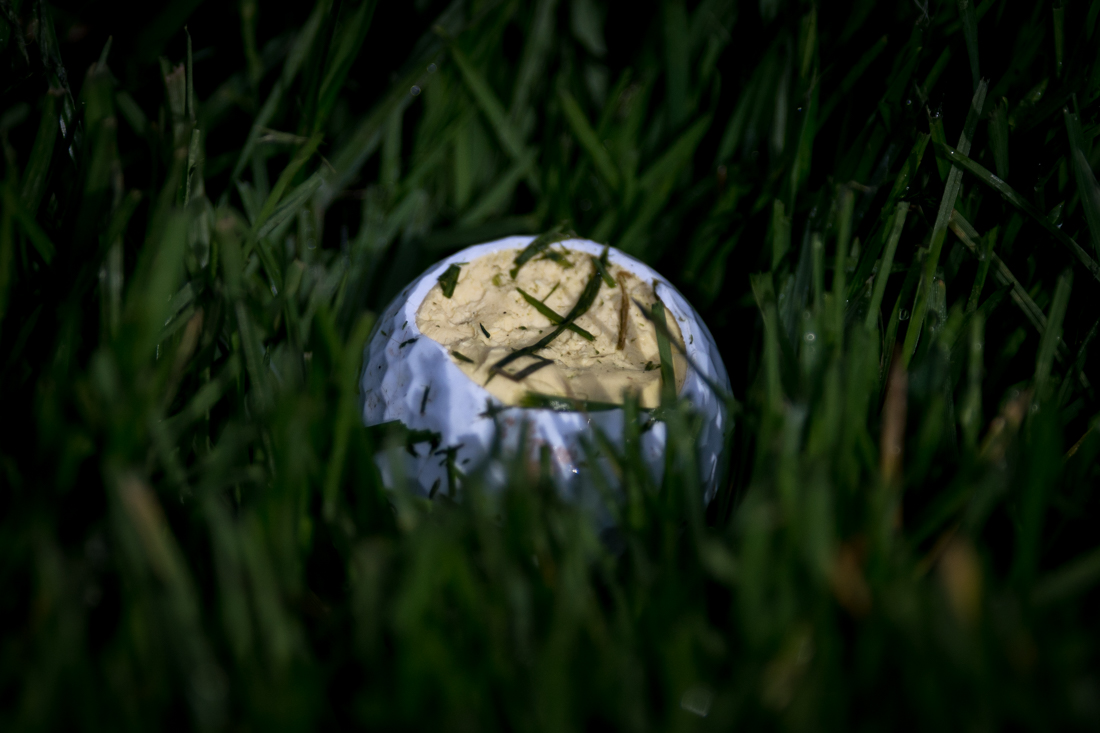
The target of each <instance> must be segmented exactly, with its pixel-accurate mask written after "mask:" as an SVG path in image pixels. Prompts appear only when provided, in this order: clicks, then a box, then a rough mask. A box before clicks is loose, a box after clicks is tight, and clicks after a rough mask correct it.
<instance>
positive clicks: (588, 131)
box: [558, 88, 622, 191]
mask: <svg viewBox="0 0 1100 733" xmlns="http://www.w3.org/2000/svg"><path fill="white" fill-rule="evenodd" d="M558 98H559V99H560V100H561V104H562V111H563V112H565V120H566V122H568V123H569V127H570V128H571V129H572V130H573V134H574V135H576V136H577V142H579V143H580V144H581V147H583V148H584V150H585V152H586V153H588V155H589V157H590V158H592V164H593V165H595V166H596V170H597V171H599V172H600V177H601V178H603V180H604V182H606V183H607V185H608V186H609V187H610V188H611V190H612V191H618V190H619V187H620V186H621V185H622V179H621V177H620V176H619V169H618V168H616V167H615V163H614V161H612V160H611V154H610V153H608V152H607V148H605V147H604V146H603V143H601V142H600V139H599V137H597V136H596V131H595V130H594V129H592V125H591V124H589V122H588V118H587V117H586V116H585V114H584V110H582V109H581V106H580V104H578V103H577V100H576V99H574V98H573V95H572V94H570V93H569V92H568V91H567V90H566V89H564V88H561V89H558Z"/></svg>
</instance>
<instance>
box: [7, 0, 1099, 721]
mask: <svg viewBox="0 0 1100 733" xmlns="http://www.w3.org/2000/svg"><path fill="white" fill-rule="evenodd" d="M196 8H198V9H196ZM0 10H2V13H0V64H2V68H3V70H4V71H3V75H2V77H0V90H2V91H0V94H2V96H0V100H2V101H0V143H2V145H3V151H4V168H3V176H4V178H3V181H2V183H0V189H2V196H0V202H2V207H0V411H2V415H3V419H4V423H5V426H6V428H7V430H5V434H6V435H7V437H6V438H4V439H3V441H2V442H0V487H2V488H0V502H2V504H0V507H2V510H0V585H2V587H3V588H4V592H3V593H0V622H2V623H3V632H4V633H3V641H2V642H0V650H2V651H0V700H2V701H3V703H2V706H0V725H2V726H3V728H4V729H5V730H24V729H38V728H59V729H78V728H79V729H93V728H97V729H98V728H110V729H142V730H148V729H158V728H165V727H172V728H183V727H195V728H207V729H223V728H226V729H241V730H243V729H259V728H268V729H303V730H306V729H308V730H312V729H317V728H322V727H324V728H333V727H348V728H350V727H371V728H377V729H418V730H422V729H430V728H440V729H447V730H451V729H463V730H467V729H468V730H495V729H500V730H539V731H555V730H561V731H565V730H578V729H591V730H597V729H609V728H615V729H623V730H637V731H642V730H655V729H661V730H689V729H711V728H713V729H723V730H728V729H731V728H736V727H740V728H745V727H751V728H784V729H847V730H850V729H853V728H861V729H879V728H890V729H910V728H912V729H916V728H922V729H931V728H933V727H935V728H946V727H950V728H965V729H992V728H1009V727H1011V728H1021V729H1022V728H1027V729H1050V728H1056V727H1059V728H1060V727H1081V728H1085V727H1088V728H1095V727H1096V726H1097V724H1098V723H1100V676H1098V675H1100V665H1098V663H1097V662H1098V658H1097V655H1098V651H1100V647H1098V644H1100V636H1098V635H1097V631H1096V625H1095V614H1096V612H1097V609H1098V605H1097V601H1098V599H1100V595H1098V590H1097V588H1098V586H1100V544H1098V541H1097V534H1096V530H1095V526H1096V518H1097V507H1098V503H1097V496H1096V494H1095V492H1094V487H1095V486H1096V483H1097V478H1098V477H1097V467H1096V456H1097V453H1098V451H1100V434H1098V431H1096V430H1095V429H1094V428H1095V426H1096V421H1097V417H1096V415H1097V411H1098V404H1097V402H1098V399H1097V398H1098V395H1097V392H1096V389H1095V387H1094V385H1092V382H1091V380H1092V379H1094V378H1097V377H1096V374H1095V372H1094V371H1093V370H1091V369H1090V368H1089V367H1090V363H1089V362H1088V356H1089V354H1090V351H1092V350H1093V348H1092V347H1093V340H1094V337H1095V334H1096V331H1097V328H1098V325H1100V309H1098V308H1097V306H1096V302H1097V301H1096V295H1097V280H1100V267H1098V266H1097V262H1096V261H1097V258H1098V257H1100V186H1098V184H1097V179H1096V174H1095V170H1096V169H1097V166H1098V164H1100V143H1098V141H1097V137H1098V134H1100V29H1098V28H1097V26H1098V24H1100V21H1098V16H1100V0H1091V2H1086V1H1085V0H1075V1H1072V2H1062V3H1056V4H1054V5H1053V6H1052V5H1051V4H1049V3H1043V2H1031V3H1025V2H1008V1H1007V0H985V1H984V2H981V3H980V4H975V3H972V2H970V0H960V1H959V2H949V1H947V0H943V1H937V0H931V1H928V0H925V1H924V2H921V3H916V2H908V3H906V2H902V3H876V2H873V1H872V0H855V1H854V2H852V3H850V4H846V5H845V6H844V7H842V8H841V7H833V6H826V5H825V4H820V5H815V4H813V3H810V2H794V1H793V0H791V1H787V0H761V2H759V3H751V4H750V3H734V2H732V1H723V0H700V1H699V2H691V3H685V2H676V1H674V0H668V1H667V2H659V3H648V4H644V5H643V6H636V5H634V4H620V3H613V4H610V5H601V4H598V3H596V2H594V0H562V1H561V2H558V1H557V0H537V2H533V3H519V2H506V1H502V0H496V1H494V0H484V1H481V2H475V1H473V0H470V2H461V1H459V0H456V1H455V2H451V3H443V2H430V1H420V0H418V2H416V3H415V4H388V3H383V4H377V3H374V2H371V1H370V0H367V1H365V2H357V1H355V0H346V1H343V0H319V2H317V3H315V4H314V5H312V6H309V5H303V6H302V7H297V6H295V7H285V8H283V7H276V6H274V5H261V4H260V3H258V2H256V0H241V2H239V3H235V4H233V3H221V4H212V3H207V4H204V5H201V6H200V4H199V3H195V2H189V1H188V0H173V1H171V2H168V3H165V4H164V5H163V7H159V8H156V9H155V11H150V10H148V9H146V10H144V11H138V10H135V11H133V16H132V17H130V18H127V17H126V15H125V13H123V12H121V11H119V10H118V9H117V8H114V9H111V8H107V7H106V6H98V5H95V4H92V5H87V6H81V7H69V8H68V9H62V8H53V7H51V6H49V5H47V4H45V3H42V2H40V1H39V0H22V1H20V0H2V1H0ZM142 12H144V15H143V14H142ZM127 20H131V21H135V22H136V21H137V20H140V21H141V23H143V24H144V25H143V26H142V30H141V31H140V32H135V31H134V30H133V29H132V28H133V26H132V25H130V24H129V23H127V22H126V21H127ZM146 21H147V22H146ZM184 23H186V24H187V25H186V28H185V27H184ZM109 34H113V35H114V40H113V41H111V40H109V39H108V38H107V36H108V35H109ZM93 45H94V48H92V46H93ZM158 59H159V61H158ZM562 220H568V222H569V226H571V227H572V228H573V229H574V230H576V231H577V232H578V233H580V234H581V235H583V236H587V237H590V238H592V239H595V240H597V241H603V242H608V243H611V244H613V245H615V246H617V247H620V248H622V249H623V250H625V251H627V252H629V253H631V254H633V255H635V256H638V257H641V258H642V259H645V260H647V261H649V262H651V263H653V264H654V265H655V266H656V267H658V268H659V269H661V271H662V272H664V273H667V274H668V276H669V277H670V278H672V279H673V281H674V282H676V283H677V285H678V286H680V287H681V288H682V289H683V290H684V292H685V293H687V294H688V295H689V297H690V298H691V299H692V301H693V302H694V303H695V304H696V305H697V306H698V307H699V309H700V310H701V312H702V313H703V314H704V317H705V318H706V320H707V321H708V323H709V324H710V325H711V328H712V330H713V331H714V333H715V335H716V337H717V339H718V342H719V344H720V345H721V349H722V351H723V357H724V359H725V362H726V365H727V367H728V368H729V371H730V375H731V379H732V382H733V387H734V393H735V396H736V398H737V400H738V401H739V402H738V411H737V414H736V428H735V434H734V440H733V445H732V446H731V449H730V452H729V455H728V456H727V460H728V462H729V466H728V469H729V470H728V474H729V477H730V478H729V481H728V483H727V484H726V485H725V486H723V487H722V489H721V490H720V491H719V493H718V496H717V498H716V499H715V500H714V502H712V503H711V504H710V505H709V506H706V507H704V506H703V505H702V503H701V495H700V491H699V488H698V487H699V484H698V480H697V474H696V466H695V461H694V448H693V443H692V426H693V416H692V413H691V409H690V405H686V404H681V405H678V406H676V407H675V408H672V409H669V410H668V411H667V412H666V413H665V414H664V419H666V420H667V421H668V422H669V428H670V429H669V435H670V436H671V438H670V442H669V446H668V452H669V453H668V462H667V465H668V470H667V471H666V472H665V477H664V480H663V482H662V483H661V484H659V485H656V484H654V483H653V481H652V479H651V478H650V477H649V475H648V474H647V473H646V471H645V469H644V466H643V464H642V462H641V461H640V460H639V459H638V458H637V457H636V452H637V445H636V439H637V436H633V439H631V436H627V440H626V442H625V444H624V445H621V446H602V447H601V450H603V451H605V453H606V454H607V455H608V457H609V459H610V460H612V462H613V463H614V464H615V465H616V466H617V467H618V471H619V473H620V475H621V480H622V483H623V487H624V489H625V490H624V491H623V499H622V500H621V501H620V502H616V503H614V505H613V510H614V511H615V512H616V513H617V516H618V517H619V520H618V531H617V533H615V535H614V536H610V537H609V536H605V537H597V536H596V535H595V534H594V532H593V529H592V525H591V523H590V522H589V520H588V518H587V517H585V516H584V515H583V513H582V512H581V511H580V510H579V509H578V508H576V507H574V506H572V505H570V504H568V503H565V502H562V501H561V500H560V499H559V498H558V496H557V494H556V492H555V491H554V489H553V486H552V485H551V483H550V481H549V478H548V476H547V475H546V470H545V468H544V466H540V465H539V464H538V463H537V462H536V463H531V464H528V463H526V462H523V461H513V462H511V463H510V464H509V469H508V470H509V474H508V475H509V488H507V489H506V490H505V491H503V492H502V493H488V492H483V491H482V490H481V480H480V478H479V476H478V473H477V472H476V471H475V470H470V471H469V472H468V475H466V476H464V477H462V479H461V493H460V499H459V500H458V501H452V500H449V499H447V498H443V497H440V498H437V499H436V500H434V501H428V500H425V499H422V498H419V497H417V496H415V495H414V494H413V493H411V492H410V491H407V490H405V489H404V488H402V487H400V486H398V487H397V488H396V489H394V490H387V489H385V488H384V487H383V486H382V484H381V481H380V478H379V475H378V472H377V469H376V467H375V464H374V462H373V458H372V457H373V455H374V454H375V453H376V452H378V451H402V450H404V449H405V446H404V440H405V438H404V437H403V436H401V435H397V434H389V433H386V432H380V431H370V430H367V429H364V428H363V426H362V424H361V421H360V417H359V412H358V410H359V404H358V393H357V389H358V388H357V380H358V375H359V370H360V368H361V364H362V348H363V344H364V341H365V340H366V338H367V335H368V333H369V330H370V328H371V325H372V323H373V318H374V314H375V313H376V312H377V311H378V310H379V309H380V308H382V307H384V306H385V304H386V302H387V301H388V300H389V299H390V298H391V297H392V296H393V295H394V294H395V293H397V292H398V291H399V289H400V288H401V287H402V286H403V285H404V284H405V283H406V282H407V281H408V280H409V279H410V278H412V277H413V276H414V275H415V274H416V273H417V272H419V271H420V270H421V269H422V268H423V267H425V266H426V265H428V264H430V263H431V262H433V261H435V260H436V259H438V258H439V257H441V256H442V255H444V254H446V253H448V252H451V251H454V250H455V249H457V248H459V247H461V246H464V245H466V244H471V243H474V242H478V241H484V240H486V239H491V238H494V237H497V236H502V235H506V234H513V233H525V232H530V233H533V232H539V231H545V230H548V229H550V228H551V227H553V226H555V225H557V224H558V223H559V222H561V221H562Z"/></svg>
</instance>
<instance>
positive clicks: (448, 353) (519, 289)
mask: <svg viewBox="0 0 1100 733" xmlns="http://www.w3.org/2000/svg"><path fill="white" fill-rule="evenodd" d="M554 240H555V238H553V237H546V236H544V237H541V238H534V237H507V238H505V239H500V240H497V241H494V242H488V243H485V244H479V245H476V246H473V247H469V248H467V249H464V250H462V251H461V252H457V253H455V254H453V255H451V256H450V257H448V258H446V259H445V260H442V261H441V262H438V263H437V264H435V265H433V266H432V267H430V268H428V270H426V271H425V272H424V273H423V274H422V275H421V276H420V277H418V278H417V279H416V280H415V281H414V282H412V283H411V284H410V285H409V286H408V287H406V288H405V289H404V290H403V291H402V292H401V293H400V294H399V295H398V296H397V297H396V298H395V299H394V300H393V302H391V303H390V304H389V306H388V307H387V308H386V309H385V311H384V312H383V313H382V315H381V317H380V318H379V320H378V322H377V324H376V325H375V327H374V331H373V333H372V335H371V338H370V339H369V340H368V342H367V345H366V347H365V353H364V364H363V373H362V378H361V380H360V394H361V399H362V409H363V421H364V423H365V424H366V425H367V426H374V425H381V424H385V423H391V422H395V421H396V422H398V423H401V424H402V425H404V427H405V428H407V429H408V430H409V431H414V432H413V433H412V434H411V436H410V439H409V440H410V442H409V445H408V447H407V450H404V451H401V452H400V453H396V452H390V453H388V454H387V453H380V454H379V455H378V463H379V466H380V468H381V469H382V473H383V478H384V480H385V481H386V483H387V485H391V486H392V485H393V483H394V480H395V473H396V472H397V471H400V472H402V473H403V474H404V475H405V476H406V477H408V479H409V480H410V485H412V486H414V487H415V488H416V489H417V490H418V491H420V492H421V493H423V494H425V495H429V496H434V495H435V494H437V493H444V494H446V493H450V492H452V491H453V490H455V489H456V488H457V484H458V482H459V478H460V476H461V475H462V474H465V473H469V472H471V471H475V470H478V469H480V468H485V467H486V466H487V463H486V461H487V459H489V458H490V456H491V453H492V450H493V446H494V445H496V444H497V443H498V442H499V445H500V446H502V448H503V450H504V451H506V452H508V451H515V450H517V449H518V447H519V446H518V443H519V440H520V434H521V426H522V425H523V424H524V423H526V425H527V428H526V429H527V441H528V446H527V450H529V451H530V455H532V456H537V455H538V453H539V451H540V449H541V448H542V447H543V446H545V447H546V448H548V449H549V455H550V462H551V468H552V471H553V474H554V477H555V480H556V482H557V483H558V485H559V487H560V488H561V490H562V493H563V495H565V496H566V497H568V498H571V499H574V500H577V501H580V502H582V503H584V504H586V505H591V507H592V508H593V509H595V510H597V511H599V503H600V501H601V499H600V498H599V496H598V495H597V494H596V492H594V491H592V490H591V489H592V488H593V478H594V474H593V472H595V471H601V472H603V474H604V476H605V478H606V479H607V483H608V484H609V485H614V484H615V478H614V472H613V471H612V470H611V467H610V465H609V464H608V463H607V462H606V460H598V461H596V462H595V463H593V462H592V461H591V460H590V451H589V448H590V447H591V446H592V445H594V438H595V431H596V430H597V429H598V430H600V431H602V432H603V433H604V435H606V436H607V437H608V438H609V439H610V440H611V441H612V443H613V444H619V445H621V443H622V437H623V431H624V419H625V415H624V410H623V409H622V406H621V405H622V402H623V394H624V391H629V392H631V393H633V394H634V395H637V399H638V401H639V404H640V406H641V408H642V410H643V411H650V412H652V411H653V410H655V409H656V408H658V407H659V406H660V404H661V402H662V399H663V398H662V395H664V399H667V397H668V395H669V393H670V392H672V391H675V393H676V394H677V395H678V396H679V397H680V398H681V399H683V400H685V401H687V402H689V403H690V404H691V406H692V408H693V409H694V411H695V412H696V413H697V414H698V415H699V417H700V420H699V434H698V436H697V438H696V441H695V446H696V449H697V455H698V459H699V467H700V477H701V479H702V482H703V489H702V490H703V499H704V500H705V501H709V500H710V499H711V498H712V497H713V496H714V493H715V491H716V489H717V486H718V482H719V480H720V479H721V466H722V461H721V458H722V456H721V453H722V450H723V447H724V446H725V444H726V437H727V435H728V434H729V431H730V430H731V428H732V421H731V415H730V414H729V411H728V409H727V403H726V401H725V400H724V398H723V395H721V394H716V393H715V391H714V389H713V387H718V388H719V389H720V390H723V391H724V392H725V393H726V394H728V393H729V391H730V387H729V379H728V377H727V375H726V370H725V367H724V365H723V364H722V359H721V357H720V356H719V353H718V348H717V346H716V345H715V342H714V339H713V337H712V336H711V334H710V331H709V330H708V329H707V327H706V326H705V325H704V324H703V322H702V320H701V319H700V318H699V315H698V314H697V313H696V312H695V310H694V309H693V308H692V307H691V305H690V304H688V302H687V300H686V299H684V297H683V296H682V295H681V294H680V293H679V292H678V291H677V290H676V289H675V288H673V287H672V286H671V285H669V284H668V282H667V281H666V280H664V279H663V278H662V277H661V276H660V275H659V274H657V273H656V272H655V271H654V270H652V269H651V268H650V267H648V266H647V265H645V264H643V263H642V262H640V261H638V260H636V259H634V258H633V257H630V256H629V255H626V254H624V253H623V252H620V251H618V250H616V249H614V248H609V247H605V246H604V245H600V244H597V243H595V242H591V241H588V240H582V239H561V241H554ZM662 319H663V322H664V324H665V325H664V326H663V327H661V326H659V325H657V324H659V323H661V322H662ZM670 385H672V386H671V387H670ZM666 438H667V429H666V426H665V424H664V422H662V421H660V420H657V421H654V422H653V423H652V424H651V425H650V426H649V427H648V429H646V430H645V431H644V432H643V433H642V438H641V448H642V451H641V452H642V456H643V460H644V461H645V462H646V464H647V466H648V469H649V470H650V471H651V472H652V474H653V476H654V477H655V478H656V479H658V480H659V479H660V477H661V475H662V473H663V470H664V453H665V444H666ZM413 441H419V442H413ZM586 443H587V444H588V447H586ZM398 454H400V455H401V456H403V464H404V465H402V466H395V465H392V464H391V458H392V457H393V456H395V455H398ZM488 468H489V470H488V472H487V475H488V476H489V478H490V483H492V482H493V480H494V478H493V477H494V475H496V476H497V478H496V480H498V481H499V476H500V473H499V471H495V473H494V469H493V467H492V466H488Z"/></svg>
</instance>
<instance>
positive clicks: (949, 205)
mask: <svg viewBox="0 0 1100 733" xmlns="http://www.w3.org/2000/svg"><path fill="white" fill-rule="evenodd" d="M988 86H989V85H988V83H987V82H986V81H985V80H984V79H983V80H982V82H981V83H979V84H978V90H977V91H976V92H975V93H974V98H973V99H972V100H971V102H970V111H969V112H968V113H967V115H966V123H965V125H964V127H963V133H962V136H961V137H960V138H959V148H960V149H961V150H962V151H963V152H964V153H967V152H969V151H970V145H971V142H972V141H973V139H974V130H975V129H976V128H977V126H978V118H979V116H980V115H981V111H982V107H983V106H984V104H985V94H986V90H987V89H988ZM961 185H962V173H961V171H958V170H957V169H952V171H951V173H949V174H948V176H947V184H946V185H945V186H944V192H943V199H942V200H941V201H940V209H939V212H938V213H937V214H936V223H935V225H933V227H932V238H931V240H930V242H929V244H928V255H927V256H926V257H925V260H924V277H923V279H922V284H921V286H920V287H919V288H918V290H917V298H916V301H915V303H914V304H913V318H912V320H911V321H910V323H909V327H908V329H907V331H906V333H905V344H904V346H903V348H902V363H903V364H904V365H905V366H906V367H908V366H909V361H910V360H911V359H912V358H913V353H914V352H915V351H916V348H917V339H918V338H919V336H920V332H921V327H922V326H923V325H924V315H925V313H926V312H927V310H928V298H929V295H930V293H931V287H932V281H933V279H934V277H935V274H936V268H937V267H938V266H939V261H940V253H941V252H942V251H943V243H944V239H945V238H946V236H947V223H948V220H949V219H950V217H951V212H952V211H954V210H955V199H956V198H957V197H958V195H959V189H960V187H961Z"/></svg>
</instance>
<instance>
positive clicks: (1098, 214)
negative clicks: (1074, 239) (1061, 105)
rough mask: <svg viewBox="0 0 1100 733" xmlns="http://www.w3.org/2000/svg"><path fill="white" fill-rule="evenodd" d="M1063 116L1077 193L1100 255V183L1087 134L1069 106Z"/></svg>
mask: <svg viewBox="0 0 1100 733" xmlns="http://www.w3.org/2000/svg"><path fill="white" fill-rule="evenodd" d="M1062 117H1063V119H1064V120H1065V123H1066V132H1067V133H1068V134H1069V145H1070V150H1069V156H1070V159H1071V160H1072V161H1073V172H1074V175H1075V176H1076V177H1077V195H1078V196H1080V198H1081V208H1083V209H1084V210H1085V221H1086V222H1087V223H1088V229H1089V232H1090V233H1091V234H1092V248H1093V251H1095V252H1096V254H1097V256H1098V257H1100V184H1097V183H1096V176H1095V175H1093V172H1092V167H1091V166H1090V165H1089V159H1088V155H1087V154H1086V150H1087V147H1086V145H1085V136H1084V134H1082V132H1081V121H1080V119H1079V118H1078V116H1077V115H1075V114H1071V113H1070V111H1069V108H1068V107H1067V108H1065V109H1063V110H1062Z"/></svg>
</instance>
